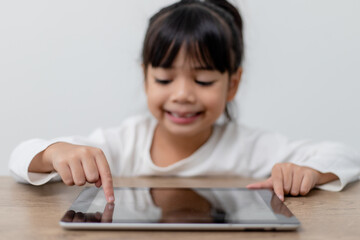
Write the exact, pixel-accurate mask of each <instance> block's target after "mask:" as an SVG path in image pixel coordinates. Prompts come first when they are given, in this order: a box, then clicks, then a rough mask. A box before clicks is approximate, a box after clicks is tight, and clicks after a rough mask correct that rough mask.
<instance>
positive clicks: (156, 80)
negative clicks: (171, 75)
mask: <svg viewBox="0 0 360 240" xmlns="http://www.w3.org/2000/svg"><path fill="white" fill-rule="evenodd" d="M155 82H157V83H160V84H162V85H166V84H169V83H170V82H171V80H166V79H164V80H163V79H157V78H155Z"/></svg>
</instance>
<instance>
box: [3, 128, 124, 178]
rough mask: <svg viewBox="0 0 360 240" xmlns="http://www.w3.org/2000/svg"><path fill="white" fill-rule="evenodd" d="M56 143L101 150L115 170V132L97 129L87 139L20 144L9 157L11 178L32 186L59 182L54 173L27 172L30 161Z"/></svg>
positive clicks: (31, 141)
mask: <svg viewBox="0 0 360 240" xmlns="http://www.w3.org/2000/svg"><path fill="white" fill-rule="evenodd" d="M56 142H67V143H72V144H77V145H86V146H92V147H98V148H100V149H102V150H103V152H104V154H105V156H106V159H107V160H108V163H109V165H110V169H114V168H116V166H114V165H116V161H114V159H116V158H117V154H118V150H119V149H120V148H121V146H120V144H118V141H116V131H114V130H107V131H104V130H102V129H98V130H96V131H94V132H93V133H92V134H91V135H90V136H89V137H77V136H74V137H62V138H56V139H52V140H43V139H32V140H28V141H25V142H23V143H21V144H20V145H19V146H17V147H16V148H15V149H14V150H13V152H12V154H11V156H10V162H9V169H10V172H11V174H12V175H13V177H14V178H15V179H16V180H17V181H19V182H23V183H30V184H33V185H41V184H44V183H46V182H48V181H50V180H52V181H57V180H60V177H59V175H58V174H57V173H56V172H52V173H32V172H29V171H28V168H29V165H30V163H31V161H32V159H33V158H34V157H35V156H36V155H37V154H38V153H40V152H42V151H43V150H45V149H46V148H47V147H48V146H50V145H52V144H54V143H56Z"/></svg>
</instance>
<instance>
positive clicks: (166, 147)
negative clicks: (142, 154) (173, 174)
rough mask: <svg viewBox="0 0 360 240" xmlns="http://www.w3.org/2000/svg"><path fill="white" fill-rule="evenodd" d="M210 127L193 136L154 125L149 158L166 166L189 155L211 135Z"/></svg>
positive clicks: (159, 164)
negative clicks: (168, 130)
mask: <svg viewBox="0 0 360 240" xmlns="http://www.w3.org/2000/svg"><path fill="white" fill-rule="evenodd" d="M211 133H212V128H211V129H208V130H206V131H204V132H202V133H199V134H196V135H195V136H179V135H174V134H171V133H169V132H167V131H166V130H165V129H163V128H162V127H161V126H159V125H158V126H156V129H155V132H154V136H153V142H152V145H151V150H150V154H151V158H152V160H153V162H154V164H155V165H158V166H160V167H166V166H169V165H172V164H174V163H176V162H178V161H180V160H182V159H184V158H187V157H189V156H191V155H192V154H193V153H194V152H195V151H196V150H197V149H199V148H200V147H201V146H202V145H203V144H204V143H205V142H206V141H207V140H208V139H209V138H210V136H211Z"/></svg>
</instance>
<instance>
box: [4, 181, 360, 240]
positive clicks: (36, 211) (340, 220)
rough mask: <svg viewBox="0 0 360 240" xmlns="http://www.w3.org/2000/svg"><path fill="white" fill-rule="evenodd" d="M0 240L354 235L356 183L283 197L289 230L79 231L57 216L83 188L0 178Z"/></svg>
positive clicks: (358, 207)
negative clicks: (294, 222)
mask: <svg viewBox="0 0 360 240" xmlns="http://www.w3.org/2000/svg"><path fill="white" fill-rule="evenodd" d="M250 182H252V181H251V180H250V179H241V178H155V177H154V178H115V179H114V186H116V187H121V186H128V187H244V186H245V185H246V184H248V183H250ZM0 183H1V184H0V192H1V197H0V211H1V217H0V239H10V240H14V239H87V240H89V239H115V238H116V239H166V240H168V239H171V240H176V239H181V240H183V239H206V240H208V239H221V240H226V239H239V238H243V239H270V238H271V239H307V240H308V239H326V240H328V239H360V183H359V182H357V183H353V184H350V185H349V186H347V187H346V189H345V190H344V191H342V192H326V191H321V190H313V191H312V192H311V193H310V194H309V195H307V196H306V197H287V198H286V201H285V203H286V205H287V206H288V207H289V209H290V210H291V211H292V212H293V213H294V214H295V216H296V217H297V218H298V219H299V220H300V222H301V223H302V226H301V227H300V229H298V231H294V232H255V231H247V232H226V231H221V232H204V231H84V230H79V231H78V230H71V231H70V230H64V229H62V228H61V227H60V225H59V219H60V218H61V217H62V215H63V214H64V212H65V211H66V210H67V209H68V208H69V207H70V205H71V203H72V202H73V200H75V198H76V197H77V196H78V194H79V193H80V191H81V190H82V188H83V187H76V186H75V187H68V186H65V185H64V184H62V183H50V184H46V185H44V186H40V187H35V186H30V185H25V184H19V183H16V182H15V181H14V180H13V179H12V178H11V177H0Z"/></svg>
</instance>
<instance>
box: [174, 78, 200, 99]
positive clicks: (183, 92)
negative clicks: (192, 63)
mask: <svg viewBox="0 0 360 240" xmlns="http://www.w3.org/2000/svg"><path fill="white" fill-rule="evenodd" d="M193 87H194V86H193V85H192V84H191V81H190V80H188V79H182V80H180V79H178V82H177V84H174V89H173V94H172V99H171V100H172V101H173V102H177V103H194V102H195V99H196V98H195V93H194V89H193Z"/></svg>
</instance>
